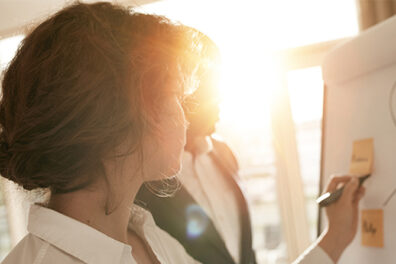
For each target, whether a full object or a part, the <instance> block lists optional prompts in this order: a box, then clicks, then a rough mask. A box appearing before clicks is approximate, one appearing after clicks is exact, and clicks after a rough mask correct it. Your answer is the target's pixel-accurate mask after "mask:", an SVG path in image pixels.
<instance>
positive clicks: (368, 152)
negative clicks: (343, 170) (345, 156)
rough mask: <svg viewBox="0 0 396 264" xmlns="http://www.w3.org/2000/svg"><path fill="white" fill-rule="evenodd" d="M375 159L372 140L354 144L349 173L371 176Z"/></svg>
mask: <svg viewBox="0 0 396 264" xmlns="http://www.w3.org/2000/svg"><path fill="white" fill-rule="evenodd" d="M373 158H374V142H373V139H372V138H367V139H362V140H358V141H355V142H353V150H352V159H351V164H350V167H349V173H351V174H355V175H366V174H371V172H372V169H373Z"/></svg>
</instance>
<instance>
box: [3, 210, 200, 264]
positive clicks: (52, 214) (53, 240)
mask: <svg viewBox="0 0 396 264" xmlns="http://www.w3.org/2000/svg"><path fill="white" fill-rule="evenodd" d="M131 215H132V217H131V221H130V222H129V228H131V229H133V230H134V231H135V232H136V233H137V234H138V235H139V236H140V237H141V238H142V239H143V240H145V241H146V242H147V243H148V245H149V246H150V247H151V249H152V251H153V252H154V254H155V256H156V257H157V259H158V261H159V262H160V263H166V264H176V263H183V264H184V263H191V264H193V263H194V264H196V263H198V262H197V261H195V260H194V259H193V258H191V257H190V256H189V255H188V254H187V253H186V251H185V250H184V248H183V247H182V246H181V245H180V244H179V242H177V241H176V240H175V239H174V238H172V237H171V236H169V235H168V234H167V233H166V232H164V231H163V230H161V229H160V228H159V227H157V226H156V225H155V223H154V220H153V218H152V216H151V214H150V213H149V212H147V211H146V210H144V209H142V208H140V207H138V206H136V205H133V207H132V214H131ZM28 232H29V233H28V234H27V235H26V236H25V237H24V238H23V239H22V240H21V241H20V242H19V243H18V245H17V246H16V247H15V248H14V249H13V250H12V251H11V253H10V254H9V255H8V256H7V257H6V258H5V259H4V261H3V262H2V263H3V264H11V263H12V264H15V263H32V264H54V263H56V264H66V263H67V264H72V263H87V264H136V263H137V262H136V261H135V260H134V258H133V257H132V250H133V249H132V248H131V246H129V245H127V244H124V243H121V242H119V241H117V240H114V239H112V238H111V237H109V236H107V235H105V234H103V233H101V232H99V231H98V230H96V229H94V228H92V227H90V226H88V225H86V224H84V223H81V222H79V221H77V220H75V219H72V218H70V217H67V216H65V215H63V214H61V213H58V212H56V211H54V210H51V209H48V208H45V207H43V206H40V205H32V206H31V208H30V212H29V222H28Z"/></svg>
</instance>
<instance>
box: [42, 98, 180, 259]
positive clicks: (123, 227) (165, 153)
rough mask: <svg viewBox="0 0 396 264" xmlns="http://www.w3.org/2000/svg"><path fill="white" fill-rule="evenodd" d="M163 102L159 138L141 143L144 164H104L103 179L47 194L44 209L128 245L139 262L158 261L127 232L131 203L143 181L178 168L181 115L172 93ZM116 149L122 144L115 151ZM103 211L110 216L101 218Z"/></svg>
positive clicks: (133, 160) (134, 160)
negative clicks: (55, 212) (47, 203)
mask: <svg viewBox="0 0 396 264" xmlns="http://www.w3.org/2000/svg"><path fill="white" fill-rule="evenodd" d="M167 100H168V101H167V102H165V104H164V109H163V111H162V112H161V113H160V116H158V120H159V121H158V129H159V132H160V136H161V138H158V136H157V135H156V134H154V133H153V134H149V135H148V136H147V137H146V138H145V139H144V142H143V152H144V153H143V154H144V155H143V156H144V157H146V158H144V160H143V166H141V164H140V160H139V158H138V155H137V153H133V154H131V155H129V156H126V157H121V158H117V159H112V160H108V161H105V168H106V173H107V177H106V179H105V178H103V177H98V180H97V181H96V182H95V183H94V184H93V185H92V186H90V187H89V188H85V189H82V190H78V191H75V192H71V193H65V194H57V195H52V196H51V199H50V202H49V208H51V209H53V210H56V211H58V212H60V213H62V214H64V215H67V216H69V217H72V218H74V219H76V220H78V221H80V222H83V223H85V224H87V225H89V226H91V227H93V228H95V229H97V230H99V231H100V232H102V233H104V234H106V235H107V236H109V237H111V238H113V239H115V240H118V241H121V242H123V243H125V244H130V245H131V246H132V248H133V249H134V250H133V251H132V255H133V256H134V257H135V259H136V260H137V261H138V262H139V261H140V262H139V263H157V260H156V258H155V257H154V254H153V252H152V251H151V249H150V248H149V247H148V246H147V245H146V243H145V242H143V241H142V240H141V239H140V238H139V237H138V236H136V234H134V233H133V232H128V228H127V226H128V222H129V218H130V205H131V204H132V203H133V201H134V199H135V196H136V194H137V192H138V190H139V188H140V186H141V185H142V184H143V182H144V181H146V180H156V179H159V178H164V177H169V176H173V175H174V173H176V172H178V171H179V170H180V168H181V164H180V162H181V155H182V153H183V148H184V144H185V137H186V136H185V133H186V128H185V118H184V113H183V109H182V107H181V105H180V101H179V99H178V97H177V96H176V95H174V96H171V97H170V98H169V99H167ZM125 145H127V144H125ZM119 150H122V146H121V147H120V148H119V149H118V150H116V151H119ZM141 168H142V169H141ZM106 208H107V209H108V210H110V211H111V213H110V214H106Z"/></svg>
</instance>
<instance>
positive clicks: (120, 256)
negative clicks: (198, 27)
mask: <svg viewBox="0 0 396 264" xmlns="http://www.w3.org/2000/svg"><path fill="white" fill-rule="evenodd" d="M201 47H202V45H200V34H199V33H198V32H196V31H194V30H192V29H190V28H187V27H184V26H182V25H175V24H172V23H171V22H170V21H168V20H166V19H165V18H163V17H159V16H153V15H144V14H139V13H135V12H130V11H129V10H127V9H124V8H122V7H119V6H115V5H112V4H109V3H96V4H80V3H77V4H74V5H72V6H69V7H67V8H65V9H63V10H61V11H59V12H58V13H57V14H55V15H54V16H52V17H51V18H49V19H47V20H46V21H44V22H43V23H41V24H40V25H39V26H38V27H37V28H35V29H34V30H33V31H32V32H31V33H30V34H29V35H28V36H27V37H26V38H25V39H24V41H23V43H22V45H21V47H20V48H19V50H18V52H17V55H16V56H15V58H14V59H13V61H12V62H11V64H10V66H9V67H8V69H7V70H6V72H5V75H4V79H3V83H2V89H3V90H2V92H3V98H2V101H1V103H0V124H1V128H2V132H1V137H0V143H1V150H0V173H1V175H2V176H3V177H5V178H7V179H10V180H12V181H14V182H15V183H17V184H19V185H20V186H22V187H23V188H24V189H26V190H34V189H37V188H45V189H48V190H49V191H50V199H49V201H48V202H47V203H46V204H41V205H38V204H35V205H33V206H32V207H31V209H30V213H29V224H28V231H29V233H28V235H27V236H26V237H25V238H24V239H23V240H22V241H21V242H20V243H19V244H18V245H17V246H16V247H15V248H14V249H13V250H12V252H11V253H10V254H9V255H8V256H7V258H6V259H5V260H4V262H3V263H35V264H39V263H40V264H41V263H57V264H62V263H92V264H93V263H95V264H99V263H195V260H193V259H192V258H191V257H190V256H188V255H187V254H186V253H185V251H184V249H183V248H182V246H180V244H178V243H177V242H176V240H174V239H173V238H171V237H170V236H169V235H167V234H166V233H165V232H163V231H162V230H160V229H159V228H157V227H156V226H155V224H154V222H153V219H152V217H151V215H150V214H148V213H147V212H146V211H144V210H143V209H141V208H138V207H132V204H133V200H134V197H135V194H136V192H137V191H138V189H139V187H140V186H141V185H142V183H143V182H144V181H148V180H158V179H164V178H167V177H170V176H173V175H174V174H175V173H177V172H178V171H179V169H180V161H181V155H182V151H183V147H184V145H185V119H184V114H183V110H182V108H181V105H180V99H181V98H182V96H183V92H184V90H185V89H188V88H189V87H190V83H192V80H190V79H192V78H191V76H193V72H194V70H195V66H196V65H197V64H198V61H197V59H198V58H199V56H200V48H201ZM131 212H132V213H131ZM130 216H131V217H132V220H131V221H130V222H129V219H130Z"/></svg>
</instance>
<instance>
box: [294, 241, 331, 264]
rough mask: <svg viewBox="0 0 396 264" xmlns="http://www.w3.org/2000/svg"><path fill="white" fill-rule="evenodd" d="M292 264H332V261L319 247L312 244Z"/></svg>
mask: <svg viewBox="0 0 396 264" xmlns="http://www.w3.org/2000/svg"><path fill="white" fill-rule="evenodd" d="M293 264H334V261H333V260H332V259H331V258H330V257H329V255H327V253H326V252H324V250H323V249H322V248H321V247H319V246H318V245H316V244H313V245H311V246H310V247H309V248H308V249H307V250H305V252H304V253H303V254H301V256H299V257H298V258H297V259H296V260H295V261H294V262H293Z"/></svg>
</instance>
